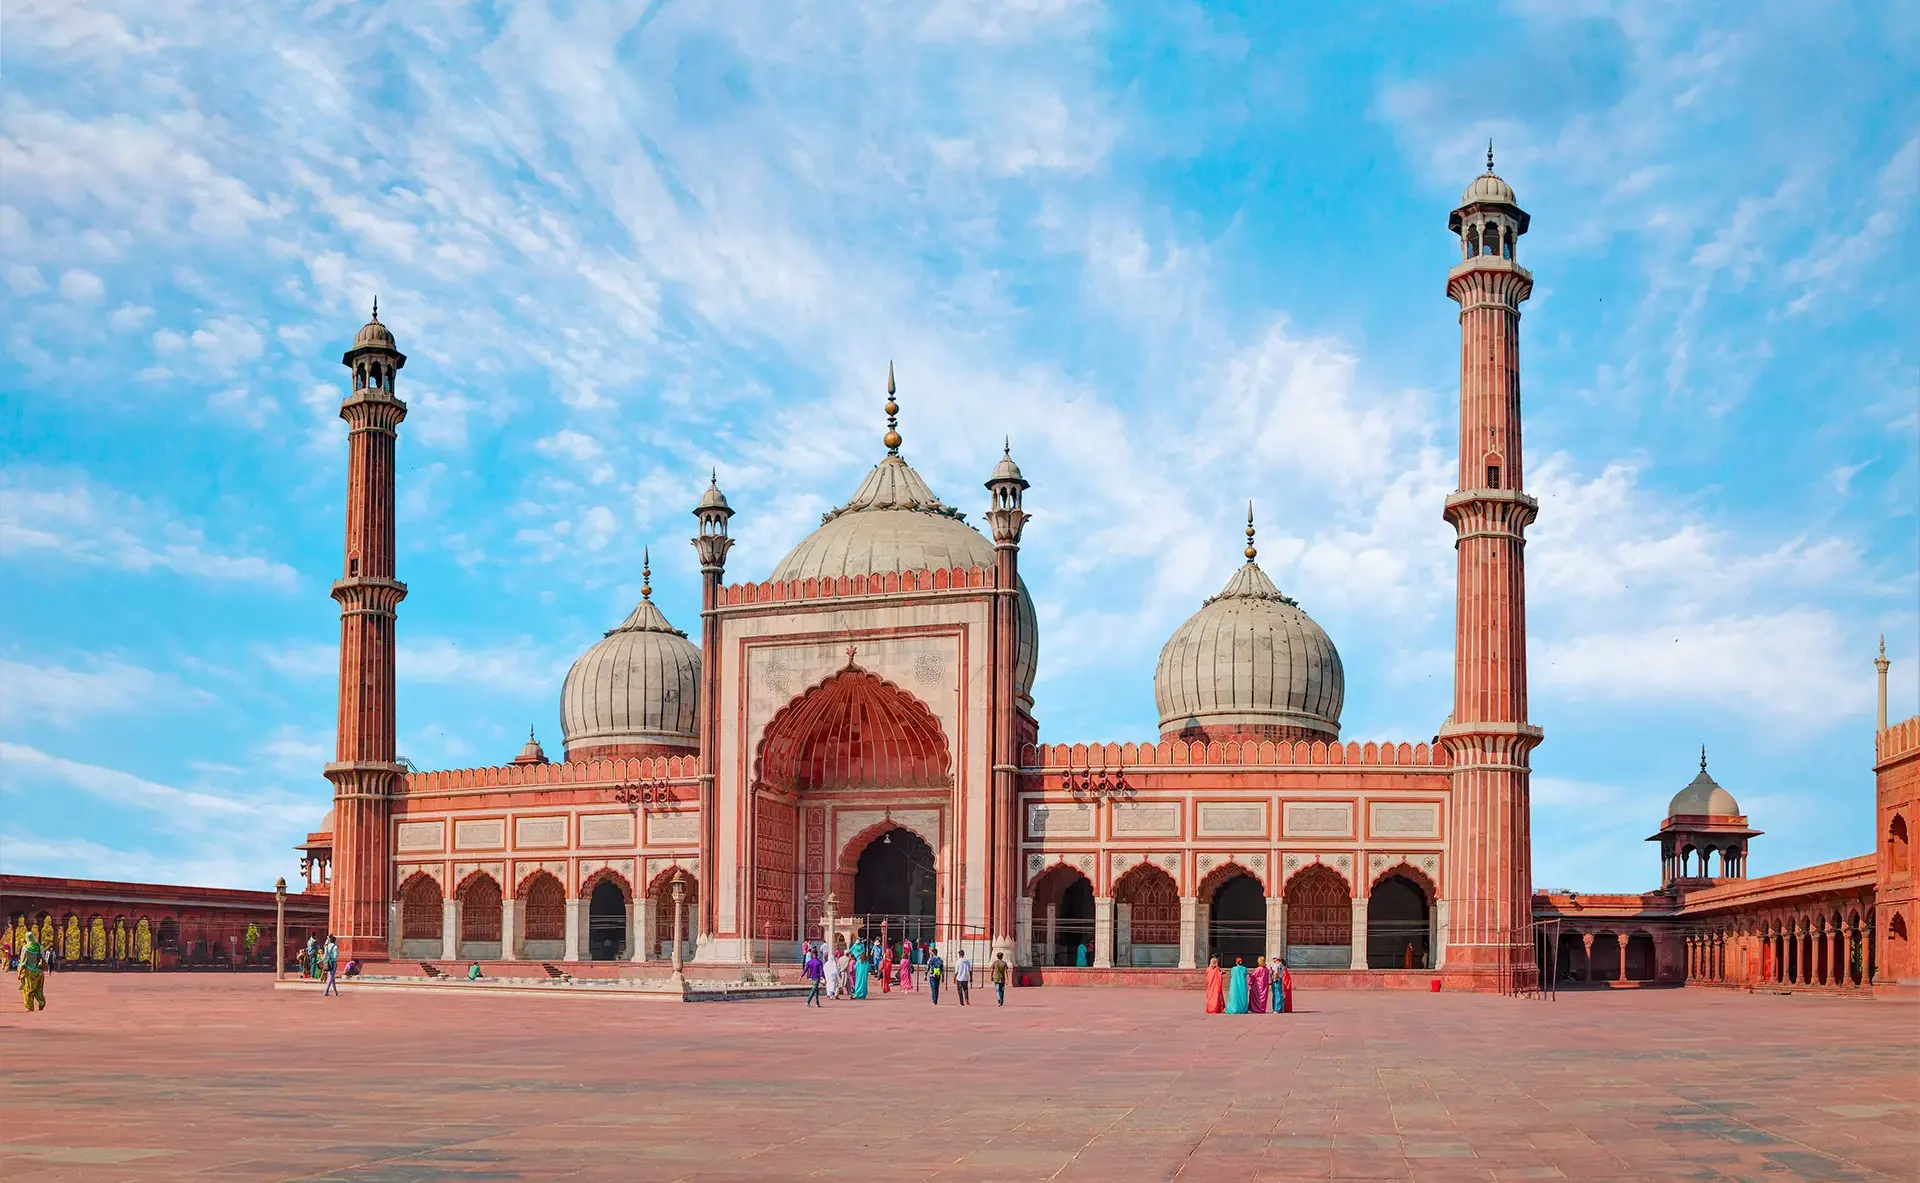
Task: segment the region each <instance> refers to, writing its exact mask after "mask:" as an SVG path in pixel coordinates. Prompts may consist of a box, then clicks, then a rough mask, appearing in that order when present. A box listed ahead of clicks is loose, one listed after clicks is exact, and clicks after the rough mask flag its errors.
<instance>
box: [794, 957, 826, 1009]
mask: <svg viewBox="0 0 1920 1183" xmlns="http://www.w3.org/2000/svg"><path fill="white" fill-rule="evenodd" d="M800 975H801V976H802V977H804V978H806V979H807V981H809V982H811V983H812V988H811V989H809V990H808V991H807V1002H806V1005H808V1006H819V1005H821V1003H820V986H821V984H822V982H824V981H825V979H826V976H827V973H826V970H825V969H824V968H822V966H821V965H820V955H819V954H818V953H815V952H814V951H813V950H812V949H811V948H809V949H808V950H807V959H806V961H805V962H803V963H802V964H801V966H800Z"/></svg>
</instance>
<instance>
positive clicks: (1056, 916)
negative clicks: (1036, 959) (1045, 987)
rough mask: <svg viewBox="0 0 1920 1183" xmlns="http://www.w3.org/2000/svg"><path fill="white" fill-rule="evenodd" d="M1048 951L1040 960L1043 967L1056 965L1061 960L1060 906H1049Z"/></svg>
mask: <svg viewBox="0 0 1920 1183" xmlns="http://www.w3.org/2000/svg"><path fill="white" fill-rule="evenodd" d="M1045 931H1046V937H1047V949H1046V952H1045V953H1044V954H1043V955H1042V956H1041V958H1040V964H1042V965H1054V964H1056V963H1058V962H1059V960H1060V906H1059V905H1058V904H1048V905H1047V927H1046V930H1045Z"/></svg>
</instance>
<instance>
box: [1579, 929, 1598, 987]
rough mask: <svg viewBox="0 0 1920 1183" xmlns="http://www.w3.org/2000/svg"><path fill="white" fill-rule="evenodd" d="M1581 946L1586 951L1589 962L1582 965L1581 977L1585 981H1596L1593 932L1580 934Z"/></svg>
mask: <svg viewBox="0 0 1920 1183" xmlns="http://www.w3.org/2000/svg"><path fill="white" fill-rule="evenodd" d="M1580 948H1581V950H1582V951H1583V952H1585V954H1586V957H1587V963H1586V964H1585V965H1583V966H1581V967H1580V972H1581V977H1582V979H1583V980H1585V981H1589V982H1591V981H1594V980H1595V978H1594V976H1593V934H1592V933H1590V932H1583V933H1581V934H1580Z"/></svg>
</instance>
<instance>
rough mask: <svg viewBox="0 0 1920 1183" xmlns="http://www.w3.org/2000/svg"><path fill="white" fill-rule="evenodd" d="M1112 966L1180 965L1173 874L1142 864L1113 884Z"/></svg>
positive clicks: (1177, 899)
mask: <svg viewBox="0 0 1920 1183" xmlns="http://www.w3.org/2000/svg"><path fill="white" fill-rule="evenodd" d="M1113 911H1114V938H1113V963H1114V964H1115V965H1133V966H1142V965H1155V966H1166V967H1172V966H1176V965H1179V964H1180V889H1179V888H1178V887H1176V886H1175V885H1174V882H1173V876H1171V875H1169V874H1167V873H1166V872H1165V871H1163V870H1161V869H1160V868H1159V867H1156V866H1154V865H1152V864H1151V863H1141V864H1140V865H1139V866H1137V867H1135V868H1134V869H1133V870H1131V871H1128V872H1127V873H1126V874H1125V875H1123V876H1121V877H1120V881H1119V882H1118V883H1115V884H1114V885H1113Z"/></svg>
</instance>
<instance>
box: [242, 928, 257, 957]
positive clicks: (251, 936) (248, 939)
mask: <svg viewBox="0 0 1920 1183" xmlns="http://www.w3.org/2000/svg"><path fill="white" fill-rule="evenodd" d="M240 943H241V944H243V945H245V946H246V947H247V960H249V961H251V960H253V949H254V946H256V945H258V944H259V943H260V926H259V925H257V924H249V925H247V935H246V936H244V937H241V938H240Z"/></svg>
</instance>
